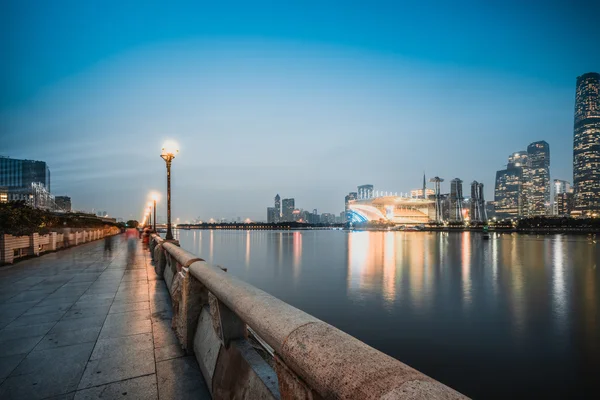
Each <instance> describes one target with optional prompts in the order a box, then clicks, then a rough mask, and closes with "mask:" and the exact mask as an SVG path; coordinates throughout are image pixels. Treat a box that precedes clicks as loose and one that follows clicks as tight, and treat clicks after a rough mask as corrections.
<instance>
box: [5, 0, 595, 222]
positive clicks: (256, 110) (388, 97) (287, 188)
mask: <svg viewBox="0 0 600 400" xmlns="http://www.w3.org/2000/svg"><path fill="white" fill-rule="evenodd" d="M599 14H600V2H594V1H537V0H534V1H527V2H523V1H460V0H459V1H369V2H366V1H362V2H361V1H349V0H346V1H285V2H281V1H268V2H265V1H251V2H248V1H220V2H208V1H206V2H203V1H190V2H178V1H171V2H158V1H156V2H155V1H143V2H141V1H140V2H135V1H114V2H113V1H102V2H93V1H89V2H88V1H83V2H82V1H61V0H57V1H53V2H39V1H30V0H19V1H7V0H3V1H1V2H0V54H2V62H0V155H4V156H10V157H12V158H26V159H36V160H43V161H46V162H47V163H48V165H49V167H50V170H51V174H52V192H53V194H55V195H69V196H71V198H72V202H73V206H74V208H76V209H79V210H88V211H91V210H106V211H108V213H109V214H110V215H113V216H117V217H122V218H124V219H130V218H135V219H139V218H140V216H141V214H142V209H143V207H144V204H145V203H146V201H147V199H148V193H150V192H151V191H158V192H160V193H163V199H162V201H159V209H158V214H159V215H165V213H166V211H165V201H164V198H165V195H164V192H165V190H166V171H165V164H164V162H163V161H162V160H161V159H160V158H159V155H160V150H161V147H162V143H163V142H164V141H165V140H167V139H172V140H175V141H176V142H178V143H179V146H180V153H179V154H178V155H177V157H176V158H175V160H174V161H173V170H172V209H173V217H174V218H180V221H188V220H190V221H191V220H194V219H196V218H200V219H203V220H208V219H209V218H215V219H217V218H228V219H229V218H235V217H240V218H242V219H245V218H251V219H253V220H265V219H266V207H268V206H272V203H273V197H274V196H275V195H276V194H277V193H279V194H280V195H281V197H282V198H287V197H294V198H295V199H296V207H299V208H303V209H308V210H312V209H314V208H316V209H318V211H319V212H320V213H321V212H333V213H339V212H340V211H342V210H343V207H344V196H345V195H346V194H347V193H348V192H350V191H353V190H355V189H356V186H357V185H361V184H367V183H370V184H373V185H375V189H376V190H384V191H392V192H402V193H405V192H409V191H410V190H411V189H415V188H419V187H420V186H421V182H422V179H423V173H425V174H426V175H427V177H428V178H429V177H433V176H436V175H437V176H440V177H442V178H445V180H446V181H445V183H444V186H443V188H442V189H443V191H449V181H450V180H451V179H453V178H455V177H459V178H461V179H462V180H463V181H464V182H465V184H468V183H470V182H471V181H473V180H477V181H480V182H483V183H484V185H485V195H486V197H487V200H493V185H494V179H495V172H496V170H498V169H502V168H503V166H504V165H505V164H506V162H507V157H508V155H509V154H510V153H512V152H515V151H519V150H525V149H526V147H527V145H528V144H529V143H531V142H534V141H538V140H546V141H547V142H548V143H549V144H550V151H551V165H550V172H551V176H552V179H555V178H558V179H566V180H569V181H570V180H572V140H573V109H574V98H575V80H576V77H577V76H578V75H581V74H583V73H586V72H591V71H596V72H598V71H600V50H599V48H600V39H599V38H600V24H598V23H597V16H598V15H599ZM465 193H469V189H468V188H467V187H465Z"/></svg>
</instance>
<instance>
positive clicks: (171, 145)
mask: <svg viewBox="0 0 600 400" xmlns="http://www.w3.org/2000/svg"><path fill="white" fill-rule="evenodd" d="M177 153H179V146H178V145H177V143H175V142H174V141H173V140H167V141H166V142H165V143H164V144H163V147H162V151H161V153H160V156H161V157H162V158H163V159H164V160H165V161H167V160H168V161H170V160H172V159H174V158H175V154H177Z"/></svg>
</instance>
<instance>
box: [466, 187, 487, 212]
mask: <svg viewBox="0 0 600 400" xmlns="http://www.w3.org/2000/svg"><path fill="white" fill-rule="evenodd" d="M470 206H471V210H470V213H469V215H470V218H471V221H474V222H485V221H487V210H486V207H485V200H484V198H483V183H479V182H477V181H473V182H471V204H470Z"/></svg>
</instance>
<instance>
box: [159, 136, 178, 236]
mask: <svg viewBox="0 0 600 400" xmlns="http://www.w3.org/2000/svg"><path fill="white" fill-rule="evenodd" d="M177 153H179V149H178V148H177V144H176V143H175V142H173V141H167V142H165V144H164V145H163V148H162V152H161V154H160V157H161V158H162V159H163V160H165V163H166V164H167V236H166V237H165V239H166V240H173V232H172V231H171V162H172V161H173V159H174V158H175V154H177Z"/></svg>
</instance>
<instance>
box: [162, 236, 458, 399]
mask: <svg viewBox="0 0 600 400" xmlns="http://www.w3.org/2000/svg"><path fill="white" fill-rule="evenodd" d="M150 250H151V252H152V258H153V260H154V264H155V270H156V273H157V274H158V275H159V276H160V277H163V278H164V280H165V282H166V284H167V287H168V289H169V293H170V294H171V299H172V302H173V312H174V314H173V321H172V326H173V329H174V330H175V333H176V335H177V337H178V339H179V341H180V344H181V346H182V347H183V349H185V350H186V351H187V352H188V353H190V354H192V353H193V354H194V355H195V357H196V359H197V360H198V364H199V365H200V369H201V371H202V374H203V376H204V378H205V380H206V382H207V384H208V387H209V389H210V391H211V393H212V396H213V397H214V398H217V399H229V398H248V399H254V398H260V399H271V398H274V399H279V398H283V399H319V398H334V399H418V398H422V399H462V398H465V397H464V396H463V395H462V394H460V393H458V392H456V391H454V390H453V389H451V388H449V387H447V386H445V385H443V384H441V383H439V382H437V381H435V380H434V379H432V378H430V377H428V376H426V375H424V374H422V373H421V372H419V371H417V370H415V369H413V368H411V367H409V366H407V365H405V364H403V363H401V362H400V361H398V360H396V359H394V358H392V357H390V356H387V355H385V354H384V353H382V352H380V351H378V350H376V349H374V348H372V347H370V346H368V345H367V344H365V343H363V342H361V341H359V340H358V339H356V338H354V337H352V336H350V335H348V334H346V333H344V332H342V331H340V330H339V329H337V328H334V327H333V326H331V325H329V324H327V323H325V322H323V321H321V320H319V319H317V318H315V317H313V316H311V315H309V314H307V313H305V312H303V311H301V310H299V309H297V308H295V307H292V306H291V305H289V304H287V303H285V302H283V301H281V300H279V299H277V298H275V297H273V296H271V295H269V294H268V293H265V292H264V291H262V290H259V289H257V288H255V287H253V286H252V285H249V284H247V283H245V282H243V281H241V280H239V279H237V278H236V277H234V276H232V275H231V274H228V273H227V272H226V271H224V270H223V269H221V268H219V267H215V266H213V265H210V264H208V263H206V262H205V261H204V260H202V259H200V258H198V257H196V256H195V255H193V254H191V253H188V252H187V251H185V250H183V249H181V248H179V247H178V245H177V242H176V241H169V242H167V241H165V240H163V239H161V238H160V237H158V236H157V235H153V236H152V240H151V244H150Z"/></svg>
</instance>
